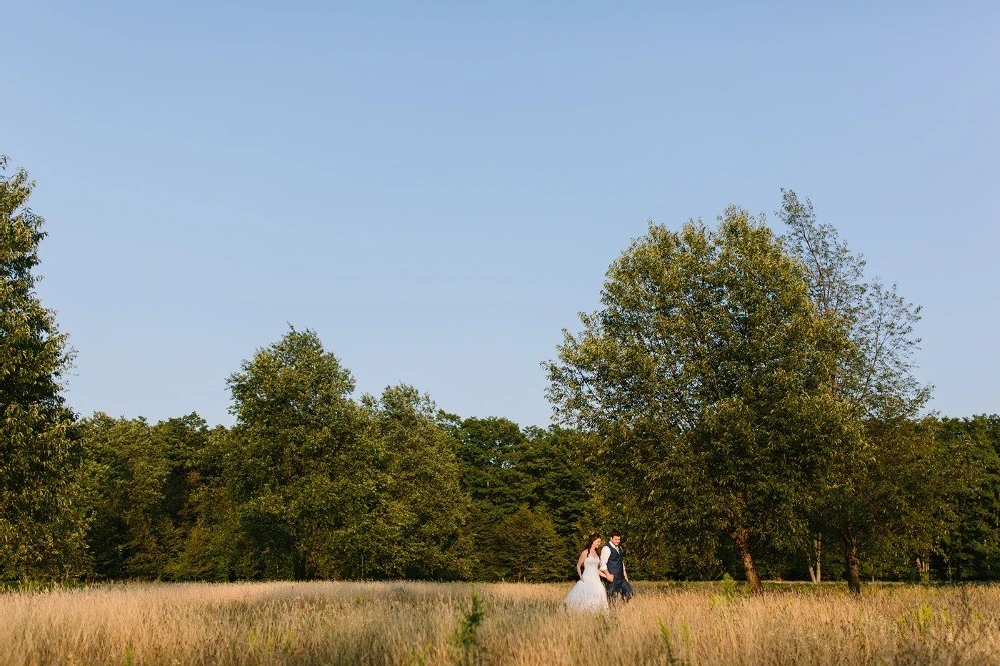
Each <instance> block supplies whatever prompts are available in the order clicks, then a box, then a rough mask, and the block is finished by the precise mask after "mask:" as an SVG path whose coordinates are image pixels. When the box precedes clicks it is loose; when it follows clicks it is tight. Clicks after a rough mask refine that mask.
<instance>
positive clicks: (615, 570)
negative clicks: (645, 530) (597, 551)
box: [608, 544, 625, 580]
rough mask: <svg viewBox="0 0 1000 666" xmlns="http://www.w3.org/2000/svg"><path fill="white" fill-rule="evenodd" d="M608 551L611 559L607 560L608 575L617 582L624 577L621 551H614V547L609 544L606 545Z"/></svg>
mask: <svg viewBox="0 0 1000 666" xmlns="http://www.w3.org/2000/svg"><path fill="white" fill-rule="evenodd" d="M608 550H610V551H611V557H609V558H608V573H610V574H611V575H612V576H614V577H615V579H616V580H619V579H621V578H622V577H623V576H624V575H625V564H624V563H623V560H622V552H621V550H615V547H614V546H612V545H611V544H608Z"/></svg>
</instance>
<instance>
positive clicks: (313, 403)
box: [224, 328, 391, 579]
mask: <svg viewBox="0 0 1000 666" xmlns="http://www.w3.org/2000/svg"><path fill="white" fill-rule="evenodd" d="M229 386H230V389H231V390H232V395H233V406H232V411H233V413H234V414H235V415H236V425H235V426H234V427H233V428H232V430H231V431H230V432H229V435H228V437H227V441H228V443H227V446H226V453H225V472H224V474H225V477H226V483H227V486H228V488H229V491H230V497H231V501H232V503H233V505H234V506H235V507H236V512H237V515H238V520H239V523H240V534H241V536H242V538H243V539H244V540H245V550H246V552H248V553H249V557H248V559H247V561H246V562H245V564H244V565H241V566H242V570H241V575H252V576H260V577H295V578H299V579H311V578H317V577H333V578H339V577H364V576H366V575H370V573H371V572H373V571H379V570H380V567H381V564H380V559H381V558H383V557H384V554H385V553H386V552H388V549H389V548H390V547H391V543H390V541H389V539H388V537H389V536H391V532H390V530H389V527H390V526H389V525H388V524H387V522H386V521H387V518H386V509H385V505H386V490H387V483H388V478H387V476H386V473H385V465H386V453H387V452H386V451H385V450H383V449H381V448H379V447H377V446H372V444H373V441H372V440H371V439H370V438H366V437H365V436H364V435H365V426H364V420H363V415H362V413H361V409H360V407H359V406H358V405H357V403H355V402H354V401H353V400H351V397H350V396H351V393H352V391H353V390H354V379H353V377H352V376H351V373H350V372H349V371H348V370H347V369H346V368H344V367H343V366H342V365H341V364H340V361H339V360H338V359H337V357H336V356H334V355H333V354H331V353H329V352H327V351H326V350H325V349H324V348H323V345H322V343H321V342H320V339H319V337H318V336H317V335H316V334H315V333H314V332H313V331H310V330H305V331H298V330H295V329H294V328H293V329H291V330H289V331H288V332H287V333H286V334H285V335H284V336H283V337H282V338H281V340H279V341H278V342H276V343H274V344H272V345H271V346H269V347H267V348H265V349H261V350H258V351H257V353H256V354H254V356H253V357H252V358H251V359H249V360H246V361H244V362H243V364H242V367H241V369H240V371H239V372H236V373H233V374H232V375H231V376H230V378H229Z"/></svg>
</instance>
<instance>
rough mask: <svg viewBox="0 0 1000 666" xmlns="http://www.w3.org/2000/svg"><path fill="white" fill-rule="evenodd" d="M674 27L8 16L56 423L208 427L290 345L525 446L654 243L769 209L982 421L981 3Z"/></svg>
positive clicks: (620, 21) (438, 6)
mask: <svg viewBox="0 0 1000 666" xmlns="http://www.w3.org/2000/svg"><path fill="white" fill-rule="evenodd" d="M692 5H694V3H683V4H682V3H677V4H675V5H672V4H670V3H650V4H632V3H627V4H614V3H612V4H610V5H609V4H608V3H558V4H557V3H521V2H504V3H492V4H491V5H486V4H479V5H476V3H450V2H439V3H399V4H395V3H364V4H361V3H358V4H357V5H353V6H352V5H347V4H338V3H320V2H314V3H295V2H290V3H282V4H279V3H265V2H246V3H239V4H237V3H211V2H209V3H194V2H172V3H133V2H130V3H126V2H121V3H69V2H65V3H58V2H45V1H44V0H43V1H40V2H32V3H9V4H8V6H6V7H5V8H4V15H3V22H4V26H5V30H4V37H3V43H4V49H3V50H4V55H5V58H4V62H5V67H4V75H3V78H4V91H5V99H4V103H3V104H2V105H0V153H6V154H8V155H9V156H10V157H11V160H12V163H13V164H14V165H16V166H23V167H25V168H27V169H28V170H29V171H30V172H31V174H32V176H33V177H34V179H35V180H36V181H37V189H36V192H35V195H34V197H33V200H32V206H33V208H34V209H35V210H36V211H37V212H38V213H40V214H42V215H43V216H45V218H46V219H47V231H48V232H49V237H48V238H47V239H46V240H45V242H44V245H43V246H42V265H41V269H40V272H41V274H43V275H44V280H43V282H42V283H41V284H40V286H39V293H40V295H41V296H42V298H43V301H44V303H45V304H46V305H47V306H48V307H52V308H55V309H56V310H58V313H59V323H60V326H61V328H62V329H63V330H65V331H67V332H69V333H70V335H71V336H72V343H73V346H74V347H75V348H76V350H77V352H78V355H77V360H76V368H75V370H74V374H73V376H72V377H71V378H70V387H69V391H68V393H67V395H68V398H69V401H70V404H71V405H72V406H73V407H74V408H75V409H76V410H77V411H79V412H80V413H82V414H84V415H88V414H90V413H91V412H93V411H95V410H101V411H106V412H108V413H110V414H112V415H126V416H139V415H143V416H146V417H147V418H149V419H151V420H158V419H162V418H168V417H170V416H179V415H182V414H186V413H189V412H191V411H197V412H198V413H200V414H201V415H202V416H204V417H205V418H206V419H207V420H208V421H209V422H210V423H226V424H228V423H231V422H232V419H231V417H230V416H229V414H228V413H227V407H228V405H229V395H228V393H227V390H226V386H225V379H226V377H227V376H228V375H229V374H230V373H231V372H233V371H234V370H236V369H238V367H239V364H240V361H241V360H242V359H244V358H247V357H249V356H250V355H251V354H252V353H253V352H254V350H255V349H256V348H259V347H263V346H266V345H268V344H270V343H271V342H274V341H275V340H277V339H278V338H280V336H281V335H282V334H283V333H284V332H285V331H286V330H287V326H288V324H289V323H290V324H293V325H295V326H296V327H297V328H304V327H311V328H313V329H315V330H316V331H317V332H318V333H319V335H320V337H321V338H322V339H323V341H324V344H325V345H326V347H327V348H328V349H329V350H331V351H333V352H334V353H335V354H337V356H338V357H340V359H341V360H342V362H343V363H344V364H345V366H347V367H348V368H350V369H351V371H352V372H353V373H354V375H355V377H356V378H357V380H358V388H359V392H360V391H364V392H376V393H377V392H380V391H381V390H382V388H384V387H385V386H387V385H390V384H395V383H398V382H401V381H402V382H407V383H410V384H413V385H414V386H416V387H417V388H419V389H420V390H422V391H426V392H428V393H429V394H430V395H431V397H432V398H433V399H434V400H436V401H437V403H438V405H439V406H440V407H442V408H444V409H447V410H448V411H451V412H455V413H458V414H460V415H462V416H487V415H500V416H506V417H508V418H511V419H513V420H515V421H517V422H519V423H521V424H523V425H529V424H537V425H546V424H547V423H548V420H549V414H550V407H549V405H548V404H547V402H546V401H545V398H544V393H543V392H544V388H545V377H544V372H543V370H542V369H541V367H540V363H541V362H542V361H544V360H547V359H550V358H553V357H554V355H555V346H556V345H557V344H558V343H559V341H560V339H561V329H563V328H570V329H571V330H577V329H578V328H579V325H578V319H577V313H578V312H580V311H583V310H592V309H594V308H595V307H596V306H597V304H598V298H599V292H600V286H601V282H602V279H603V276H604V272H605V270H606V268H607V266H608V265H609V263H610V262H611V261H612V260H614V258H615V257H616V256H617V255H618V254H619V253H620V252H621V251H622V250H623V249H625V248H626V247H627V246H628V244H629V242H630V240H631V239H632V238H635V237H637V236H639V235H641V234H643V233H644V231H645V229H646V225H647V220H649V219H653V220H655V221H657V222H660V223H664V224H667V225H670V226H678V225H680V224H681V223H682V222H684V221H685V220H687V219H689V218H692V217H702V218H704V219H705V220H709V221H710V220H713V219H714V218H715V216H716V215H718V214H719V213H720V212H721V211H722V210H723V208H724V207H725V206H726V205H727V204H730V203H736V204H740V205H742V206H744V207H745V208H748V209H750V210H751V211H752V212H765V213H768V214H769V215H770V216H771V217H772V218H773V213H774V211H775V210H776V209H777V208H778V205H779V202H780V192H779V189H780V188H781V187H785V188H791V189H794V190H795V191H796V192H798V193H799V194H800V195H801V196H808V197H810V198H812V200H813V203H814V205H815V207H816V210H817V212H818V214H819V216H820V218H821V219H823V220H824V221H827V222H830V223H832V224H834V225H835V226H837V227H838V228H839V229H840V231H841V233H842V235H843V237H844V238H846V239H847V240H848V242H849V243H850V245H851V247H852V248H853V249H855V250H856V251H859V252H861V253H863V254H864V255H865V257H866V258H867V259H868V263H869V269H870V270H871V272H872V274H873V275H880V276H881V277H883V278H884V279H886V280H888V281H890V282H891V281H895V282H898V283H899V288H900V291H901V292H902V293H903V294H904V295H905V296H907V297H908V298H909V299H910V300H912V301H914V302H915V303H917V304H920V305H922V306H923V314H924V319H923V321H922V322H921V324H920V326H919V328H918V333H919V335H920V336H921V337H922V338H923V348H922V351H921V352H920V354H919V356H918V359H917V360H918V363H919V365H920V368H919V371H918V373H919V377H920V378H921V379H922V380H923V381H926V382H930V383H933V384H934V385H935V386H936V389H935V394H934V395H935V398H934V401H933V403H932V408H934V409H937V410H939V411H940V412H942V413H943V414H946V415H952V416H964V415H970V414H974V413H983V412H990V413H994V412H1000V388H998V383H997V381H996V377H997V376H998V375H1000V354H998V351H997V348H996V345H995V343H994V338H995V336H996V333H995V330H996V328H997V324H998V322H1000V314H998V308H997V305H998V302H997V296H996V288H997V286H998V284H1000V280H998V278H1000V269H998V268H997V262H996V260H995V258H994V254H995V248H996V246H997V243H998V241H1000V231H998V224H997V223H998V222H1000V220H998V211H1000V195H998V188H997V183H1000V167H998V156H1000V121H998V118H1000V114H998V112H997V109H998V106H1000V83H998V82H1000V78H998V77H997V74H996V73H997V71H998V69H1000V67H998V66H1000V40H997V39H996V35H997V29H998V26H1000V5H997V4H996V3H991V2H955V3H929V2H906V3H904V2H883V3H860V2H844V3H836V6H835V7H834V6H831V5H830V3H826V6H821V5H820V4H819V3H801V2H798V3H792V2H788V3H772V4H765V3H722V2H716V3H701V4H699V5H698V6H697V7H695V6H692Z"/></svg>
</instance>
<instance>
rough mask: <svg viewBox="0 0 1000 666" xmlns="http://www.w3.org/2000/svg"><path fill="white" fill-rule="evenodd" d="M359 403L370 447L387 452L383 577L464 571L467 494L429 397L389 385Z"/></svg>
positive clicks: (469, 547) (468, 549) (463, 574)
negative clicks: (387, 535) (387, 541)
mask: <svg viewBox="0 0 1000 666" xmlns="http://www.w3.org/2000/svg"><path fill="white" fill-rule="evenodd" d="M364 405H365V407H366V410H367V415H368V418H369V419H370V422H371V426H372V430H373V432H372V436H373V437H374V438H375V439H376V440H377V441H378V447H379V448H381V449H384V450H385V451H387V466H386V471H387V472H388V492H389V495H390V496H391V500H390V506H391V509H390V510H389V512H388V515H389V516H390V517H391V518H390V523H389V526H390V527H391V528H392V532H393V534H395V535H396V538H395V539H394V540H393V543H392V544H391V546H392V549H391V551H389V552H386V553H385V558H383V560H382V562H383V567H384V570H383V571H382V572H380V573H382V574H384V575H390V576H398V575H403V576H405V577H407V578H419V579H437V580H442V579H446V580H454V579H460V578H468V576H469V574H470V571H471V562H472V557H473V548H474V545H473V543H472V539H471V535H470V534H469V532H468V530H467V529H466V521H467V519H468V514H469V506H470V498H469V496H468V494H466V493H465V491H463V490H462V488H461V485H460V478H461V468H460V466H459V463H458V461H457V459H456V457H455V445H454V442H453V441H452V436H451V433H450V432H449V431H448V430H447V429H445V428H443V427H442V426H441V425H440V424H439V423H438V422H437V414H438V410H437V408H436V407H435V405H434V403H433V401H431V399H430V398H429V397H428V396H426V395H421V394H420V393H419V392H418V391H417V390H416V389H415V388H413V387H412V386H407V385H400V386H392V387H389V388H386V389H385V391H383V393H382V395H381V397H380V398H378V399H375V398H374V397H371V396H366V398H365V400H364Z"/></svg>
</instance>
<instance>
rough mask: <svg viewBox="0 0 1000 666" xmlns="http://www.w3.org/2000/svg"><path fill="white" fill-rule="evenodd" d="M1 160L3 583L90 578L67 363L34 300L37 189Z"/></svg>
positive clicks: (50, 322)
mask: <svg viewBox="0 0 1000 666" xmlns="http://www.w3.org/2000/svg"><path fill="white" fill-rule="evenodd" d="M7 164H8V160H7V158H6V157H5V156H2V155H0V578H2V579H20V578H67V577H73V576H76V575H79V574H80V573H82V572H84V571H85V570H86V568H87V558H86V553H85V549H84V532H85V529H86V518H85V516H84V514H83V511H82V508H81V504H80V502H79V493H78V487H77V485H76V481H75V479H76V470H77V467H78V447H77V446H76V444H75V443H74V438H73V435H72V425H73V420H74V416H73V414H72V412H71V411H70V410H69V409H68V408H67V407H66V406H65V404H64V401H63V397H62V395H61V391H62V389H63V381H64V377H65V375H66V372H67V370H68V369H69V367H70V363H71V358H72V354H71V351H70V348H69V346H68V343H67V337H66V335H65V334H64V333H60V332H59V330H58V327H57V326H56V318H55V313H54V312H53V311H52V310H49V309H47V308H45V307H44V306H43V305H42V304H41V302H40V301H39V299H38V297H37V295H36V293H35V284H36V282H37V280H38V277H37V276H36V275H35V274H34V269H35V268H36V267H37V266H38V247H39V243H40V242H41V241H42V239H43V238H44V237H45V232H43V231H42V225H43V222H44V221H43V220H42V218H41V217H39V216H38V215H36V214H35V213H33V212H32V211H31V209H30V208H28V199H29V197H30V196H31V192H32V189H33V187H34V183H33V182H32V181H31V180H30V179H29V177H28V174H27V173H26V172H25V171H24V170H23V169H19V170H16V171H14V172H13V173H10V174H8V172H7Z"/></svg>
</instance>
